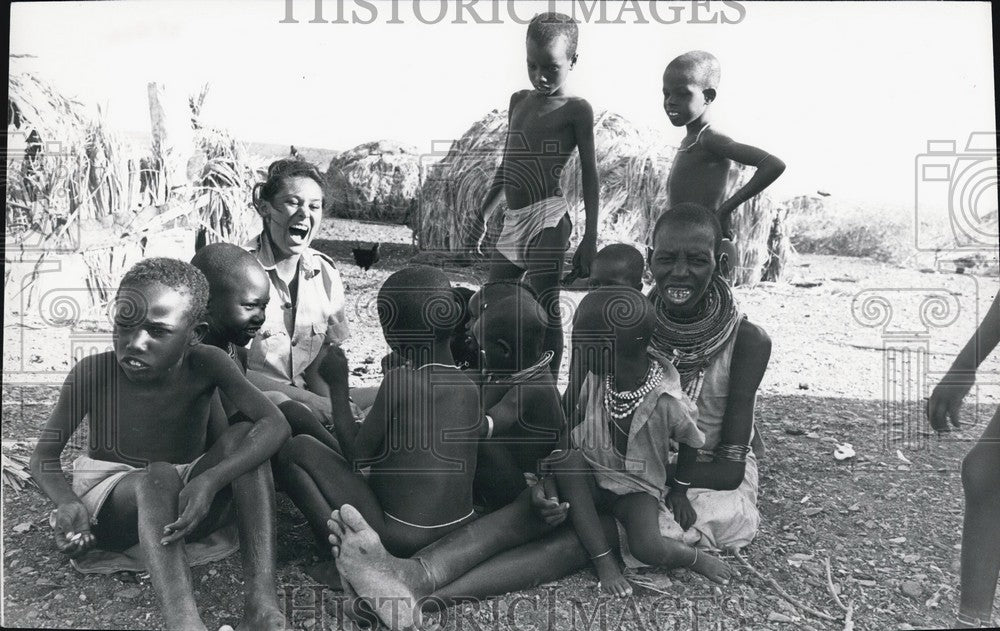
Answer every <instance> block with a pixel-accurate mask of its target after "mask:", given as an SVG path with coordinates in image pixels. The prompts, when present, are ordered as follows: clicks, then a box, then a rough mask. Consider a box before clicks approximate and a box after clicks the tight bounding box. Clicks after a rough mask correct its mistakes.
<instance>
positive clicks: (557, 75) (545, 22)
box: [474, 13, 599, 373]
mask: <svg viewBox="0 0 1000 631" xmlns="http://www.w3.org/2000/svg"><path fill="white" fill-rule="evenodd" d="M577 39H578V29H577V25H576V23H575V22H574V21H573V20H572V19H571V18H570V17H569V16H566V15H563V14H560V13H542V14H539V15H536V16H535V17H534V18H533V19H532V20H531V23H530V24H529V25H528V36H527V54H528V77H529V78H530V80H531V84H532V86H533V88H534V89H532V90H520V91H518V92H515V93H514V94H512V95H511V97H510V106H509V108H508V133H507V140H506V144H505V146H504V155H503V160H502V162H501V163H500V166H499V168H498V169H497V172H496V176H495V177H494V178H493V183H492V185H491V186H490V188H489V190H488V191H487V194H486V199H485V200H484V203H483V207H482V209H480V211H479V214H478V215H477V221H476V223H475V235H474V236H475V237H476V238H478V237H479V234H480V233H481V228H482V222H483V221H485V218H486V217H487V216H488V215H489V214H490V212H491V209H493V208H495V207H496V204H497V203H498V202H499V200H500V195H501V194H502V195H504V197H505V198H506V200H507V206H508V210H507V212H506V214H505V215H504V220H503V229H502V231H501V233H500V237H499V239H498V240H497V244H496V252H495V253H494V254H493V258H492V261H491V264H490V280H491V281H495V280H501V279H509V278H519V277H520V276H521V275H522V274H526V276H527V282H528V283H529V284H530V285H531V286H532V288H534V290H535V293H536V294H537V295H538V300H539V303H540V304H541V305H542V308H543V309H544V310H545V312H546V314H547V315H548V328H547V330H546V334H545V343H544V348H545V350H551V351H552V352H553V357H552V363H551V368H552V371H553V373H554V372H556V371H557V370H558V369H559V362H560V360H561V358H562V348H563V332H562V315H561V313H560V309H559V280H560V278H561V277H562V266H563V256H564V255H565V252H566V249H567V248H568V247H569V237H570V233H571V229H572V225H571V222H570V218H569V212H568V211H569V206H568V205H567V204H566V200H565V199H564V198H563V191H562V188H561V187H560V184H559V178H560V175H561V174H562V171H563V169H564V168H565V166H566V162H567V161H568V160H569V157H570V154H571V153H572V152H573V150H574V149H579V152H580V170H581V174H582V178H583V204H584V210H585V212H586V228H585V230H584V235H583V240H582V241H581V242H580V245H579V247H578V248H577V251H576V254H575V255H574V256H573V268H574V270H576V271H577V274H578V275H579V276H580V277H583V278H585V277H587V276H589V275H590V264H591V261H593V258H594V254H595V252H596V250H597V219H598V202H599V199H598V197H599V189H598V186H599V182H598V177H597V157H596V155H595V153H594V111H593V108H592V107H591V106H590V103H588V102H587V101H586V100H584V99H582V98H580V97H576V96H569V95H568V94H567V93H566V91H565V87H564V83H565V81H566V78H567V77H568V75H569V72H570V70H572V69H573V67H574V66H575V65H576V60H577V53H576V44H577Z"/></svg>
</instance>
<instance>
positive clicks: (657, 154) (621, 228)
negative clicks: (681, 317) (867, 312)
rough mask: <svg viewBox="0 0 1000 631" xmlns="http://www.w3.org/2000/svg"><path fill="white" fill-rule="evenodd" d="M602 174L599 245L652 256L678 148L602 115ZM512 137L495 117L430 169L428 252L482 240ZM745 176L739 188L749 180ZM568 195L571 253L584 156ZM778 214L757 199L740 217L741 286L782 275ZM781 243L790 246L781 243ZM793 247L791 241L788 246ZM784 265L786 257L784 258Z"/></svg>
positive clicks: (423, 220) (425, 210)
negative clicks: (480, 213) (478, 228)
mask: <svg viewBox="0 0 1000 631" xmlns="http://www.w3.org/2000/svg"><path fill="white" fill-rule="evenodd" d="M595 116H596V118H595V129H594V136H595V145H596V153H597V169H598V172H599V174H600V179H601V187H600V190H601V216H600V221H599V224H598V226H599V227H598V245H599V246H603V245H605V244H608V243H631V244H633V245H635V246H636V247H638V248H639V249H640V251H645V244H646V241H647V235H648V233H649V231H650V230H651V229H652V227H653V224H654V223H655V222H656V219H657V217H659V215H660V213H661V212H663V211H664V210H666V194H667V190H666V182H667V175H668V173H669V172H670V166H671V164H672V162H673V158H674V154H675V153H676V151H677V150H676V148H674V147H671V146H669V144H668V143H667V141H666V139H665V137H664V136H663V134H662V133H659V132H658V131H656V130H651V129H645V128H640V127H637V126H636V125H634V124H632V123H631V122H630V121H628V120H627V119H625V118H624V117H622V116H620V115H618V114H615V113H613V112H610V111H607V110H605V111H598V112H596V113H595ZM506 131H507V111H506V110H505V109H497V110H493V111H492V112H490V113H489V114H487V115H486V116H485V117H483V118H482V119H480V120H479V121H477V122H476V123H474V124H473V125H472V127H471V128H469V130H468V131H467V132H466V133H465V134H464V135H463V136H462V137H461V138H459V139H458V140H456V141H455V142H454V143H452V146H451V148H450V150H449V151H448V153H447V155H445V156H444V158H442V159H441V160H440V161H438V162H436V163H434V164H428V165H427V166H426V167H425V177H424V183H423V186H422V187H421V191H420V206H419V212H418V214H417V216H416V217H415V218H414V220H413V221H412V222H411V227H412V228H413V230H414V235H415V237H416V240H417V243H418V245H419V247H420V248H421V249H422V250H444V251H448V252H454V253H462V252H465V251H467V250H468V248H469V247H470V246H471V244H472V242H474V241H475V237H476V236H477V235H472V234H471V230H470V228H471V225H472V217H473V213H474V212H475V211H476V209H477V208H478V207H479V206H480V205H481V204H482V200H483V196H484V195H485V193H486V190H487V188H488V187H489V185H490V182H491V181H492V178H493V176H494V173H495V171H496V168H497V166H498V165H499V163H500V159H501V155H502V151H503V145H504V137H505V134H506ZM748 171H749V170H741V172H740V173H739V174H737V177H736V178H733V179H734V182H735V184H734V186H741V185H742V184H743V183H745V182H746V181H747V179H749V177H750V175H751V173H750V172H748ZM562 189H563V193H564V195H565V196H566V199H567V201H568V203H569V206H570V208H571V216H572V217H573V219H574V221H573V225H574V227H573V236H572V237H571V247H576V244H577V243H579V241H580V239H581V238H582V237H583V228H584V210H583V199H582V191H581V181H580V162H579V157H578V155H577V154H576V153H574V154H573V156H572V157H571V158H570V160H569V163H568V164H567V167H566V169H565V170H564V171H563V174H562ZM776 212H777V209H776V208H775V205H774V204H773V203H772V202H771V200H770V199H769V198H767V197H766V196H765V197H761V198H755V199H753V200H751V201H749V202H747V203H746V204H744V205H743V206H741V207H740V208H739V209H738V210H737V212H736V213H735V216H734V220H733V230H734V232H735V233H736V237H737V241H738V243H739V244H740V248H739V249H740V259H741V260H740V261H739V264H738V266H737V272H736V281H737V282H738V283H751V284H752V283H756V282H758V281H759V280H761V277H762V274H763V273H764V271H765V269H766V268H768V267H770V268H771V269H772V270H773V269H774V264H773V262H772V261H771V260H770V259H771V255H770V252H769V250H768V240H769V237H770V235H771V231H772V227H773V225H774V219H775V213H776ZM501 218H502V213H497V214H496V215H494V218H493V221H492V222H491V225H490V226H487V236H486V241H485V243H486V245H489V243H490V241H492V240H495V238H496V235H497V234H498V228H499V222H500V221H501ZM775 242H776V243H780V242H782V241H781V240H780V239H779V240H777V241H775ZM785 242H787V240H785ZM779 256H780V257H781V258H783V257H784V254H779Z"/></svg>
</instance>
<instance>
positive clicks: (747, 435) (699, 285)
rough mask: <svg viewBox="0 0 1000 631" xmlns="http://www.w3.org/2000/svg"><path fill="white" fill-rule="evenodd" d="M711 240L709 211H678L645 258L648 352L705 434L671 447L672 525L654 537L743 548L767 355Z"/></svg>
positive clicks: (663, 220) (753, 513)
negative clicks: (664, 364) (651, 316)
mask: <svg viewBox="0 0 1000 631" xmlns="http://www.w3.org/2000/svg"><path fill="white" fill-rule="evenodd" d="M721 234H722V233H721V229H720V227H719V222H718V220H717V219H716V217H715V215H714V214H712V213H711V212H709V211H708V210H707V209H705V208H703V207H701V206H698V205H696V204H680V205H678V206H676V207H674V208H672V209H670V210H669V211H667V212H666V213H664V214H663V215H662V216H661V217H660V219H659V220H658V221H657V222H656V226H655V228H654V229H653V243H654V246H653V252H652V254H651V257H650V271H651V272H652V275H653V279H654V280H655V282H656V287H655V289H654V290H653V292H652V293H651V294H650V299H651V300H652V302H653V305H654V307H655V309H656V313H657V326H656V328H655V331H654V335H653V340H652V343H651V344H650V348H651V349H652V350H653V351H655V352H658V353H661V354H663V355H666V356H668V357H671V358H672V361H673V363H674V366H675V367H676V368H677V370H678V372H679V373H680V376H681V385H682V386H683V387H684V389H685V392H686V393H687V394H688V396H689V397H690V398H691V400H692V401H694V402H695V403H696V404H697V406H698V427H699V429H701V430H702V432H704V433H705V445H704V446H703V447H702V448H701V449H693V448H690V447H687V446H685V445H681V447H680V451H679V454H678V458H677V464H676V468H675V470H674V473H673V477H672V478H671V479H670V481H669V484H670V491H669V493H668V494H667V498H666V505H667V507H668V508H670V510H671V512H672V513H673V517H674V522H675V523H673V524H670V526H671V528H670V529H664V530H661V534H663V535H664V536H670V537H674V538H682V539H683V540H684V541H685V542H687V543H690V544H694V545H697V546H699V547H703V548H715V549H726V548H741V547H743V546H745V545H747V544H748V543H750V541H751V540H753V538H754V536H755V534H756V531H757V526H758V524H759V522H760V514H759V513H758V511H757V462H756V457H755V454H754V451H760V450H761V449H762V447H763V444H762V443H761V442H760V440H759V437H757V436H755V430H754V422H753V415H754V403H755V401H756V396H757V388H758V387H759V386H760V382H761V379H762V378H763V376H764V371H765V370H766V369H767V363H768V361H769V359H770V355H771V340H770V338H769V337H768V336H767V334H766V333H765V332H764V330H763V329H761V328H760V327H759V326H757V325H755V324H753V323H751V322H750V321H749V320H747V319H746V317H745V316H744V315H743V314H742V313H741V312H740V311H739V306H738V305H737V304H736V301H735V299H734V296H733V293H732V290H731V289H730V288H729V285H728V284H727V283H726V281H725V280H724V274H723V268H724V266H725V265H726V264H727V263H728V261H726V260H725V258H724V257H719V256H718V253H719V243H720V242H721ZM720 259H721V260H720ZM751 443H753V444H754V447H755V450H751ZM661 523H662V522H661Z"/></svg>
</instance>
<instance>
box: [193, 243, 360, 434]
mask: <svg viewBox="0 0 1000 631" xmlns="http://www.w3.org/2000/svg"><path fill="white" fill-rule="evenodd" d="M191 264H192V265H194V266H195V267H197V268H198V269H199V270H201V272H202V273H203V274H204V275H205V278H206V279H207V280H208V292H209V293H208V307H207V308H206V320H207V322H208V331H207V332H206V333H205V337H204V339H203V340H202V342H203V343H205V344H210V345H212V346H217V347H219V348H221V349H222V350H224V351H226V352H227V353H228V354H229V356H230V357H232V358H233V360H234V361H235V362H236V363H237V365H238V366H239V367H240V370H241V371H242V372H243V374H246V371H247V349H246V345H247V344H249V343H250V341H251V340H253V339H254V337H256V335H257V332H258V331H259V330H260V327H261V325H262V324H263V323H264V313H265V309H266V308H267V303H268V302H269V301H270V293H271V282H270V280H269V279H268V277H267V273H266V272H264V268H262V267H261V266H260V263H259V262H258V261H257V259H256V258H255V257H254V256H253V255H252V254H250V253H249V252H247V251H246V250H244V249H243V248H241V247H239V246H236V245H233V244H231V243H212V244H209V245H206V246H205V247H203V248H202V249H200V250H198V253H197V254H195V255H194V258H192V259H191ZM264 394H265V396H267V398H268V399H270V400H271V402H272V403H274V404H275V405H277V406H278V409H279V410H281V412H282V414H284V415H285V420H287V421H288V425H289V427H290V428H291V430H292V435H293V436H295V435H298V434H309V435H311V436H313V437H314V438H316V439H317V440H319V441H320V442H322V443H323V444H325V445H326V446H328V447H330V448H331V449H333V450H335V451H337V450H339V449H340V447H339V446H338V445H337V439H335V438H334V437H333V434H331V433H330V432H329V431H327V430H326V428H325V427H323V424H322V423H321V422H320V420H319V418H318V417H317V416H316V415H315V414H313V413H312V411H311V410H310V409H309V408H308V407H306V406H305V405H304V404H302V403H299V402H298V401H293V400H292V399H290V398H288V396H287V395H285V394H283V393H281V392H265V393H264ZM222 404H223V407H224V409H225V412H226V416H227V418H229V419H230V422H240V421H244V420H246V419H245V418H244V417H243V416H242V415H241V414H239V413H234V410H235V406H234V405H233V403H232V402H231V401H229V400H228V399H227V398H225V397H223V398H222Z"/></svg>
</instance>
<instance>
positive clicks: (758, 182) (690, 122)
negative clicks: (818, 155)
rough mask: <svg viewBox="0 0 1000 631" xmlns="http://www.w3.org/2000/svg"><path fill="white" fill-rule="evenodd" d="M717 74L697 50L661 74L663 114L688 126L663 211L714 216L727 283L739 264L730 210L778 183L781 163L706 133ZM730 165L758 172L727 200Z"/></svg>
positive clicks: (707, 56)
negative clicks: (690, 207) (699, 209)
mask: <svg viewBox="0 0 1000 631" xmlns="http://www.w3.org/2000/svg"><path fill="white" fill-rule="evenodd" d="M721 74H722V73H721V69H720V67H719V60H718V59H716V58H715V56H714V55H712V54H710V53H706V52H704V51H700V50H695V51H691V52H688V53H684V54H683V55H681V56H680V57H677V58H676V59H674V60H673V61H671V62H670V63H669V64H668V65H667V68H666V70H665V71H664V73H663V109H664V111H665V112H666V113H667V118H668V119H669V120H670V123H671V124H672V125H673V126H674V127H685V126H686V127H687V136H685V137H684V140H682V141H681V146H680V147H679V148H678V149H677V155H676V156H674V163H673V164H672V165H671V167H670V175H669V176H668V177H667V198H668V203H667V206H666V207H667V208H670V207H673V206H677V205H678V204H681V203H684V202H693V203H695V204H699V205H701V206H704V207H706V208H708V209H709V210H713V211H715V214H716V216H718V218H719V223H720V224H721V225H722V234H723V237H724V240H723V243H722V253H723V254H724V255H725V257H724V259H723V260H724V269H723V270H722V274H723V276H725V277H727V278H729V277H730V273H731V271H732V270H733V269H735V267H736V266H737V264H738V261H737V258H736V248H735V247H734V246H733V243H732V238H733V232H732V215H733V211H735V210H736V209H737V208H738V207H739V206H740V204H742V203H743V202H745V201H747V200H749V199H751V198H752V197H754V196H755V195H757V194H759V193H760V192H762V191H763V190H764V189H766V188H767V187H768V186H770V185H771V183H772V182H774V181H775V180H776V179H778V176H780V175H781V174H782V173H783V172H784V170H785V163H784V162H782V161H781V160H779V159H778V158H776V157H774V156H772V155H771V154H769V153H767V152H766V151H764V150H763V149H758V148H757V147H753V146H751V145H746V144H741V143H738V142H736V141H735V140H733V139H732V138H730V137H729V136H726V135H724V134H721V133H719V132H718V130H716V129H711V128H710V127H711V123H710V122H709V115H710V109H711V106H712V103H713V102H714V101H715V98H716V95H717V90H718V86H719V77H720V75H721ZM733 162H736V163H738V164H744V165H750V166H753V167H755V168H756V169H757V170H756V172H755V173H754V174H753V177H751V178H750V181H748V182H747V183H746V185H744V186H743V187H742V188H740V189H739V190H737V191H736V192H734V193H733V194H732V195H731V196H729V197H728V198H727V197H726V195H727V193H728V191H729V188H730V184H731V181H730V173H731V169H732V166H733ZM650 239H652V235H650ZM650 245H652V244H650Z"/></svg>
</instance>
